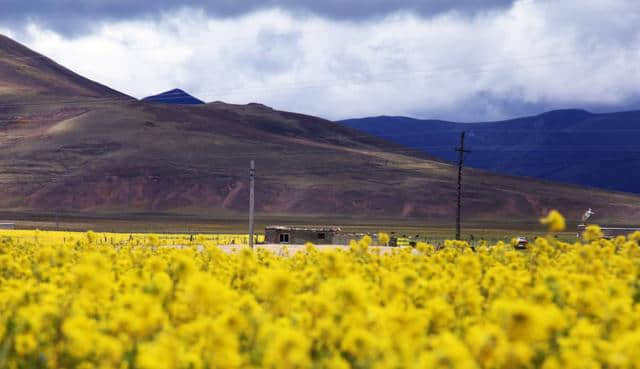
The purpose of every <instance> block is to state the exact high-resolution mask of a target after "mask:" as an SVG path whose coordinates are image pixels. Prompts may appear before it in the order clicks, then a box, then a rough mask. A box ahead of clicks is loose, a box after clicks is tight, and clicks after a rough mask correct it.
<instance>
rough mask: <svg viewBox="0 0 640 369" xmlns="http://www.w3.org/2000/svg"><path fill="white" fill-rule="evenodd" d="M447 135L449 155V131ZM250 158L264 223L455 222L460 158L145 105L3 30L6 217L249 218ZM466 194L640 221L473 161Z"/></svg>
mask: <svg viewBox="0 0 640 369" xmlns="http://www.w3.org/2000/svg"><path fill="white" fill-rule="evenodd" d="M328 108H329V107H328ZM583 115H588V113H583ZM558 120H559V121H563V119H560V118H558ZM416 124H417V123H416ZM558 124H560V123H558ZM392 126H393V127H395V126H396V125H395V124H394V125H392ZM397 126H398V127H400V126H402V125H401V124H400V125H397ZM417 127H421V128H424V127H425V124H417ZM543 131H544V130H543ZM394 132H395V131H394ZM406 132H411V131H410V130H409V131H406ZM445 133H446V134H445ZM392 134H397V133H393V132H392ZM405 134H406V133H405ZM474 134H475V133H474ZM478 134H479V133H478ZM529 134H531V132H529V133H527V134H524V135H523V134H511V135H512V136H511V137H512V138H513V139H522V138H523V136H527V135H529ZM449 136H451V138H450V139H449V138H448V137H449ZM596 136H597V134H596ZM442 138H443V140H444V139H445V138H446V139H447V140H449V141H446V142H445V141H442V142H440V141H438V140H436V141H434V142H437V144H438V145H441V146H443V147H444V146H447V151H449V150H453V146H454V145H455V132H451V131H449V132H444V133H443V136H442ZM525 138H526V137H525ZM594 139H595V136H594ZM505 141H506V142H510V139H507V138H505ZM545 142H546V141H545ZM469 146H470V147H471V148H472V149H474V150H477V151H474V153H473V154H472V156H470V158H473V155H479V152H480V149H481V147H480V145H478V143H477V142H476V141H474V139H473V137H471V138H470V140H469ZM557 146H558V145H556V146H548V147H549V148H553V147H557ZM435 153H439V152H438V151H436V152H435ZM442 156H444V155H442ZM251 159H255V160H256V166H257V169H256V173H257V174H256V209H257V212H258V215H259V216H260V217H267V216H269V217H273V218H270V219H277V221H278V222H280V221H282V219H285V221H286V219H288V220H289V221H296V222H304V221H305V219H306V222H316V221H317V219H318V217H323V216H326V218H325V219H334V218H335V217H345V218H350V219H355V220H357V221H363V220H364V219H367V218H369V219H378V220H379V219H381V218H383V219H390V218H391V217H392V218H393V219H399V218H414V219H418V220H419V221H420V222H424V223H425V225H426V224H452V223H453V222H454V219H455V217H454V214H455V203H456V178H457V170H456V168H455V166H452V165H450V164H449V163H446V162H443V161H442V160H438V159H434V158H433V157H432V156H429V155H427V154H424V153H422V152H419V151H418V150H415V149H407V148H406V147H404V146H401V145H399V144H396V143H392V142H389V141H385V140H382V139H380V138H376V137H374V136H372V135H369V134H363V133H362V132H360V131H357V130H355V129H352V128H349V127H345V126H344V125H341V124H338V123H335V122H330V121H327V120H325V119H321V118H317V117H312V116H308V115H304V114H297V113H291V112H283V111H278V110H275V109H271V108H269V107H267V106H264V105H260V104H247V105H232V104H225V103H222V102H213V103H208V104H196V105H188V104H186V105H185V104H179V105H175V104H157V103H150V102H148V101H139V100H136V99H134V98H132V97H130V96H127V95H125V94H122V93H120V92H118V91H115V90H113V89H110V88H108V87H106V86H103V85H101V84H99V83H96V82H93V81H90V80H88V79H86V78H84V77H82V76H80V75H78V74H76V73H74V72H72V71H70V70H68V69H66V68H64V67H62V66H60V65H59V64H57V63H55V62H54V61H52V60H51V59H49V58H46V57H45V56H43V55H40V54H37V53H35V52H33V51H32V50H29V49H28V48H26V47H24V46H22V45H20V44H18V43H16V42H15V41H13V40H11V39H9V38H7V37H4V36H2V35H0V211H1V212H13V213H16V212H25V213H29V214H52V213H54V212H56V213H57V212H62V213H65V212H70V213H71V212H72V213H81V214H82V217H86V216H114V214H115V216H121V215H125V214H143V215H144V216H147V215H151V214H156V215H157V214H160V215H161V216H167V217H168V216H179V215H182V216H206V217H216V218H218V219H230V218H233V217H236V218H237V219H246V212H247V204H248V197H249V193H248V188H249V186H248V182H249V175H248V170H247V167H248V165H249V161H250V160H251ZM464 191H465V196H464V208H463V212H464V213H463V214H464V220H465V221H471V220H474V221H479V222H490V223H492V224H495V223H494V222H496V221H497V222H500V224H503V225H504V224H507V223H508V222H518V221H522V222H536V221H537V218H538V217H539V216H540V215H541V214H543V213H545V212H546V211H548V209H550V208H557V209H559V210H560V211H562V212H563V213H564V214H565V215H567V217H568V218H569V220H572V219H578V218H579V217H580V215H581V214H582V212H584V210H585V209H586V208H588V207H592V208H594V209H596V211H598V215H599V219H607V220H611V221H613V222H616V223H624V222H625V221H627V220H628V219H638V218H639V217H640V196H637V195H632V194H623V193H615V192H608V191H603V190H593V189H587V188H583V187H578V186H570V185H564V184H558V183H555V182H547V181H540V180H535V179H529V178H521V177H513V176H508V175H501V174H494V173H490V172H487V171H483V170H477V169H468V170H467V171H466V172H465V179H464ZM263 219H265V218H263ZM427 222H428V223H427Z"/></svg>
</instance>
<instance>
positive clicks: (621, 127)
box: [341, 110, 640, 193]
mask: <svg viewBox="0 0 640 369" xmlns="http://www.w3.org/2000/svg"><path fill="white" fill-rule="evenodd" d="M341 123H342V124H344V125H345V126H347V127H351V128H355V129H358V130H360V131H362V132H366V133H368V134H373V135H375V136H378V137H381V138H384V139H387V140H389V141H392V142H396V143H399V144H402V145H406V146H408V147H412V148H415V149H418V150H421V151H423V152H425V153H428V154H430V155H433V156H435V157H438V158H441V159H444V160H446V161H450V162H454V161H456V160H457V155H458V154H457V153H456V152H455V151H454V147H456V146H457V145H458V144H459V140H460V132H462V131H465V132H466V142H465V145H466V148H468V149H469V150H472V153H471V154H469V155H467V156H466V159H465V163H466V165H467V166H470V167H474V168H479V169H486V170H489V171H492V172H495V173H504V174H511V175H517V176H527V177H534V178H539V179H545V180H553V181H559V182H565V183H572V184H577V185H583V186H590V187H599V188H604V189H609V190H617V191H625V192H635V193H640V111H629V112H622V113H608V114H592V113H589V112H587V111H584V110H557V111H550V112H547V113H544V114H540V115H536V116H531V117H524V118H518V119H512V120H506V121H500V122H483V123H454V122H446V121H441V120H419V119H412V118H406V117H388V116H381V117H371V118H363V119H349V120H344V121H342V122H341Z"/></svg>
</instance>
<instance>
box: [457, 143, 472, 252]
mask: <svg viewBox="0 0 640 369" xmlns="http://www.w3.org/2000/svg"><path fill="white" fill-rule="evenodd" d="M456 151H457V152H458V153H459V155H458V208H457V211H456V240H459V239H460V222H461V217H462V215H461V212H462V166H463V165H464V154H466V153H470V152H471V151H470V150H465V149H464V131H463V132H462V133H460V147H457V148H456Z"/></svg>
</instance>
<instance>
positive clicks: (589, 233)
mask: <svg viewBox="0 0 640 369" xmlns="http://www.w3.org/2000/svg"><path fill="white" fill-rule="evenodd" d="M602 237H603V234H602V229H600V226H597V225H595V224H593V225H590V226H587V228H585V230H584V232H582V238H583V239H584V240H585V241H587V242H591V241H596V240H599V239H601V238H602Z"/></svg>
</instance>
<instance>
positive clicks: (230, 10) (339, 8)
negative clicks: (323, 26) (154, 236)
mask: <svg viewBox="0 0 640 369" xmlns="http://www.w3.org/2000/svg"><path fill="white" fill-rule="evenodd" d="M515 1H516V0H204V1H203V0H79V1H75V0H28V1H25V0H2V4H1V11H0V23H4V24H9V25H11V26H13V27H16V26H18V25H20V24H24V22H25V21H33V22H37V23H39V24H41V25H44V26H45V27H47V28H50V29H53V30H55V31H57V32H61V33H63V34H66V35H76V34H81V33H83V32H85V31H87V29H88V28H91V26H92V25H95V24H96V23H102V22H110V21H118V20H131V19H137V18H144V17H153V16H157V15H160V14H163V13H168V12H172V11H175V10H179V9H181V8H193V9H201V10H204V11H205V12H206V13H207V15H208V16H212V17H216V18H220V17H233V16H238V15H243V14H247V13H251V12H254V11H259V10H265V9H271V8H279V9H283V10H287V11H291V12H293V13H298V14H311V15H318V16H322V17H327V18H331V19H339V20H365V19H371V18H376V17H381V16H385V15H388V14H391V13H395V12H399V11H406V12H412V13H415V14H417V15H419V16H423V17H430V16H434V15H438V14H442V13H446V12H456V13H459V14H474V13H477V12H482V11H489V10H493V9H497V8H503V7H508V6H510V5H512V4H513V3H514V2H515Z"/></svg>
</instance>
